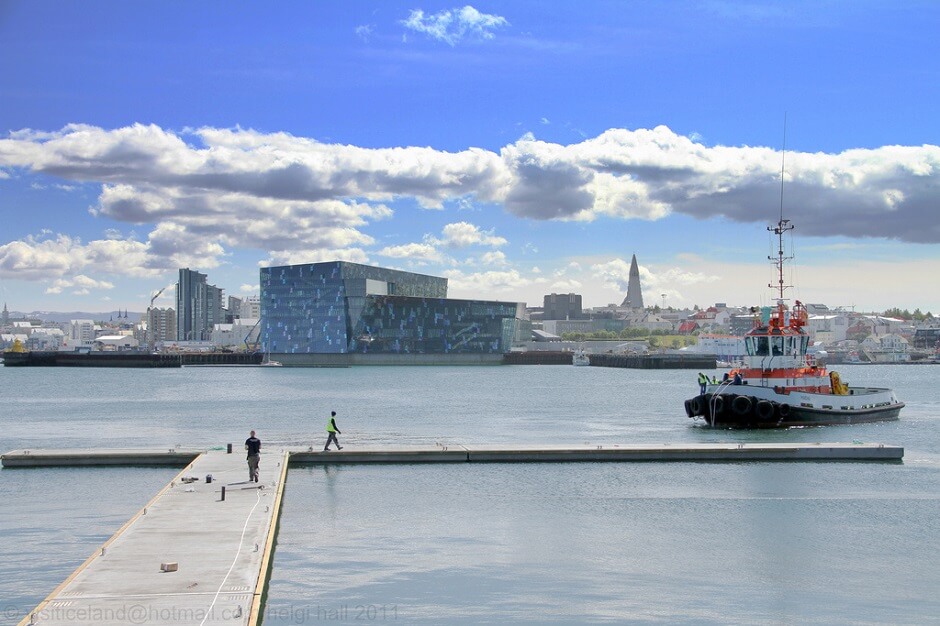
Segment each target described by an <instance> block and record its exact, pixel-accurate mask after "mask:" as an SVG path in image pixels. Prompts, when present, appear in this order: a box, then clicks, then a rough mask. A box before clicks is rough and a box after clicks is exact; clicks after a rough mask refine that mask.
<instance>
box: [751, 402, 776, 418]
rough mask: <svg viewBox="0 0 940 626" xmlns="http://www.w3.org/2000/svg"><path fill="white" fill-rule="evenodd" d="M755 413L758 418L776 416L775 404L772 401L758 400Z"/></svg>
mask: <svg viewBox="0 0 940 626" xmlns="http://www.w3.org/2000/svg"><path fill="white" fill-rule="evenodd" d="M754 414H755V415H757V417H758V419H762V420H769V419H773V417H774V405H773V403H772V402H768V401H767V400H758V401H757V404H756V405H754Z"/></svg>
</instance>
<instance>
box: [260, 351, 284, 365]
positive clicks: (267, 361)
mask: <svg viewBox="0 0 940 626" xmlns="http://www.w3.org/2000/svg"><path fill="white" fill-rule="evenodd" d="M259 365H260V366H261V367H282V365H281V362H280V361H272V360H271V355H270V354H268V353H267V352H265V353H264V358H263V359H261V363H260V364H259Z"/></svg>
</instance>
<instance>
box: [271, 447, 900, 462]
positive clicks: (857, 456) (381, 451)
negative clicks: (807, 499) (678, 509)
mask: <svg viewBox="0 0 940 626" xmlns="http://www.w3.org/2000/svg"><path fill="white" fill-rule="evenodd" d="M903 458H904V448H903V447H901V446H891V445H885V444H881V443H867V444H866V443H810V444H806V443H801V444H791V443H683V444H668V443H667V444H619V445H618V444H606V445H581V446H568V445H566V446H560V445H544V446H492V445H490V446H477V445H455V444H448V445H446V446H444V445H441V446H436V447H434V448H372V449H359V448H355V449H344V450H342V451H338V452H322V451H307V452H291V453H290V462H291V464H315V465H327V464H329V465H335V464H361V463H466V462H471V463H473V462H476V463H551V462H569V463H570V462H595V461H615V462H631V461H720V462H738V461H899V460H901V459H903Z"/></svg>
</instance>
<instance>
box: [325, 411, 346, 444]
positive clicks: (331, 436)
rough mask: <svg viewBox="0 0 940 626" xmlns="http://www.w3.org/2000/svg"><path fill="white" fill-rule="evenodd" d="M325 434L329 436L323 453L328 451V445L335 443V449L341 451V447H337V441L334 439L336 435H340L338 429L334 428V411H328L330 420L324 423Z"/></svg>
mask: <svg viewBox="0 0 940 626" xmlns="http://www.w3.org/2000/svg"><path fill="white" fill-rule="evenodd" d="M326 432H328V433H329V436H328V437H327V438H326V447H325V448H323V451H324V452H327V451H329V449H330V444H331V443H333V442H336V449H337V450H342V449H343V446H341V445H339V439H337V438H336V435H342V434H343V433H342V432H340V430H339V428H337V427H336V411H330V419H329V420H327V422H326Z"/></svg>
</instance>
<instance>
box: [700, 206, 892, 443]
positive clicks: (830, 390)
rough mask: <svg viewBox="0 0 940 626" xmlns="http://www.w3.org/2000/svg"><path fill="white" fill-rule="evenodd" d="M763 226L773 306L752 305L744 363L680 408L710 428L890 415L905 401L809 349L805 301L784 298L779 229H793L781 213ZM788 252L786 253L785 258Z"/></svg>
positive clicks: (780, 425)
mask: <svg viewBox="0 0 940 626" xmlns="http://www.w3.org/2000/svg"><path fill="white" fill-rule="evenodd" d="M767 230H769V231H771V232H772V233H774V234H775V235H776V236H777V241H778V247H777V258H776V259H774V258H773V257H769V258H770V259H771V260H772V261H774V265H775V266H776V269H777V274H778V276H779V282H778V284H777V285H776V287H775V286H774V285H772V284H771V285H768V287H771V288H775V289H776V290H777V291H778V294H777V295H778V298H777V305H776V307H763V308H762V309H757V308H752V309H751V312H752V313H753V314H754V316H755V317H754V327H753V328H752V329H751V330H750V331H748V333H747V334H746V335H745V336H744V346H745V350H746V352H747V355H746V356H744V357H743V366H742V367H739V368H737V369H735V370H732V371H731V372H729V373H728V375H727V376H726V377H725V380H724V381H722V382H720V383H710V384H703V387H704V392H703V393H701V394H699V395H697V396H695V397H694V398H690V399H689V400H686V401H685V411H686V414H687V415H688V416H689V417H690V418H692V419H698V418H703V419H704V420H705V422H706V423H707V424H708V425H709V426H712V427H722V428H788V427H790V426H824V425H831V424H858V423H862V422H880V421H888V420H896V419H898V416H899V414H900V412H901V409H902V408H903V407H904V403H903V402H899V401H898V398H897V396H896V395H895V394H894V391H892V390H891V389H885V388H875V387H850V386H849V385H847V384H846V383H844V382H843V381H842V380H841V378H840V377H839V374H838V373H837V372H828V373H827V371H826V368H825V366H822V365H819V364H817V363H816V361H815V358H814V357H813V356H812V355H810V354H808V353H807V351H808V348H809V334H808V333H807V332H806V330H805V327H806V322H807V319H808V316H807V313H806V307H805V306H803V304H802V303H801V302H800V301H799V300H796V301H795V303H794V306H793V308H792V310H790V309H789V308H788V307H787V305H786V304H785V300H784V291H785V290H786V289H788V288H789V286H787V285H785V284H784V279H783V267H784V263H785V261H787V260H789V258H785V257H784V253H783V235H784V233H786V232H787V231H790V230H793V225H792V224H790V221H789V220H785V219H783V214H782V212H781V216H780V220H779V221H778V222H777V225H776V226H768V227H767ZM790 258H792V257H790Z"/></svg>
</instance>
